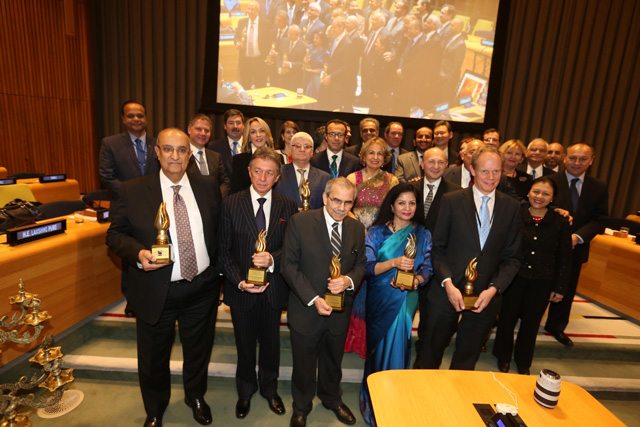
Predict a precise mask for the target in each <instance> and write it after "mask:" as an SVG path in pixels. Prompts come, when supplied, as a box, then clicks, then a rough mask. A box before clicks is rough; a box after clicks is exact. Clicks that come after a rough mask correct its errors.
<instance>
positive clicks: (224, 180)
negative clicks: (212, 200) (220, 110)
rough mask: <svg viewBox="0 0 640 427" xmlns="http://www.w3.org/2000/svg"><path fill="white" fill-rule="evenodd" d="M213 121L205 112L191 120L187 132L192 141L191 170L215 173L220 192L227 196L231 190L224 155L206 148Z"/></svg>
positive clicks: (205, 173)
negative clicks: (223, 161)
mask: <svg viewBox="0 0 640 427" xmlns="http://www.w3.org/2000/svg"><path fill="white" fill-rule="evenodd" d="M212 130H213V122H212V121H211V119H210V118H209V116H207V115H205V114H196V115H195V116H193V118H192V119H191V121H190V122H189V127H188V128H187V134H188V135H189V140H190V142H191V153H192V156H191V158H190V159H189V171H190V172H200V173H201V174H202V175H213V176H215V177H216V179H217V181H218V183H219V184H220V194H222V197H226V195H227V194H229V190H230V187H229V185H230V179H229V176H228V175H227V172H226V171H225V168H224V165H223V164H222V156H221V155H220V153H216V152H215V151H213V150H209V149H208V148H205V147H206V145H207V143H208V142H209V138H211V131H212Z"/></svg>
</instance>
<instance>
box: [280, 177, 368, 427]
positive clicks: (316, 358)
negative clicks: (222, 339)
mask: <svg viewBox="0 0 640 427" xmlns="http://www.w3.org/2000/svg"><path fill="white" fill-rule="evenodd" d="M355 196H356V190H355V186H354V185H353V184H352V183H350V182H349V181H348V180H347V179H346V178H343V177H340V178H336V179H332V180H331V181H329V182H328V183H327V186H326V188H325V192H324V194H323V196H322V198H323V201H324V208H322V209H316V210H312V211H309V212H302V213H299V214H297V215H295V216H294V217H293V218H291V222H290V224H289V227H288V228H287V233H286V236H285V243H284V252H283V255H282V275H283V277H284V278H285V280H286V281H287V284H288V285H289V287H290V288H291V290H292V292H291V294H290V296H289V305H288V319H289V329H290V331H291V349H292V354H293V373H292V376H291V395H292V397H293V415H292V417H291V426H294V427H301V426H305V425H306V420H307V415H308V414H309V412H311V408H312V401H313V397H314V396H315V395H316V390H317V395H318V397H319V398H320V400H321V401H322V404H323V406H324V407H326V408H328V409H330V410H332V411H333V412H334V413H335V414H336V417H337V418H338V420H339V421H341V422H343V423H345V424H355V422H356V419H355V417H354V416H353V414H352V413H351V410H350V409H349V408H348V407H347V406H346V405H345V404H344V403H343V402H342V397H341V396H342V390H341V389H340V380H341V379H342V367H341V364H342V356H343V354H344V343H345V340H346V336H347V327H348V326H349V316H350V313H351V306H352V304H353V293H354V291H355V290H356V289H357V287H358V286H360V282H361V281H362V278H363V277H364V267H365V262H366V257H365V252H364V250H365V248H364V227H363V226H362V224H360V222H358V221H356V220H354V219H353V218H350V217H348V216H347V214H348V213H349V210H350V209H351V207H352V206H353V203H354V201H355ZM332 255H334V256H338V257H339V258H340V267H341V275H340V276H339V277H336V278H330V277H329V276H330V275H329V272H330V270H329V265H330V262H331V258H332ZM327 292H331V293H332V294H334V295H337V294H340V293H342V292H344V293H345V294H344V310H343V311H342V312H336V311H334V310H332V308H331V306H330V305H329V304H328V303H327V302H326V300H325V298H324V295H325V294H326V293H327Z"/></svg>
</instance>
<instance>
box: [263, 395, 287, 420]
mask: <svg viewBox="0 0 640 427" xmlns="http://www.w3.org/2000/svg"><path fill="white" fill-rule="evenodd" d="M265 399H267V402H268V403H269V409H271V410H272V411H273V412H274V413H275V414H276V415H284V413H285V412H286V410H285V409H284V403H282V399H281V398H280V396H278V394H277V393H276V394H274V395H273V396H271V397H265Z"/></svg>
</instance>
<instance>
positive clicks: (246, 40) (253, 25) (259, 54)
mask: <svg viewBox="0 0 640 427" xmlns="http://www.w3.org/2000/svg"><path fill="white" fill-rule="evenodd" d="M271 32H272V30H271V23H270V22H269V21H268V20H267V19H266V18H265V17H264V16H262V15H260V4H259V3H258V2H256V1H252V2H249V3H248V4H247V17H246V18H244V19H242V20H240V21H239V22H238V26H237V28H236V33H235V39H234V40H235V44H236V46H237V48H238V70H239V72H240V83H241V84H242V86H244V87H245V88H247V89H252V88H255V87H262V86H264V85H265V84H266V78H267V75H266V67H265V64H264V60H265V58H266V56H267V54H268V53H269V47H270V46H271V37H270V34H271Z"/></svg>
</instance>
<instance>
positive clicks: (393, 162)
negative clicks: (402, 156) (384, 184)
mask: <svg viewBox="0 0 640 427" xmlns="http://www.w3.org/2000/svg"><path fill="white" fill-rule="evenodd" d="M396 161H397V157H396V150H395V149H393V150H391V173H396Z"/></svg>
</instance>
